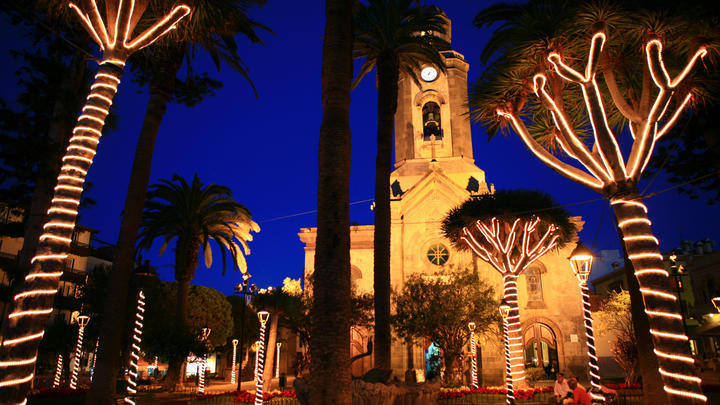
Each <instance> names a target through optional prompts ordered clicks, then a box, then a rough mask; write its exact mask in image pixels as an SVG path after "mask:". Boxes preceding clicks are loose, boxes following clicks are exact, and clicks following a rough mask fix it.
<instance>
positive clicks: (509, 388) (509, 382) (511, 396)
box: [503, 317, 515, 405]
mask: <svg viewBox="0 0 720 405" xmlns="http://www.w3.org/2000/svg"><path fill="white" fill-rule="evenodd" d="M508 334H509V333H508V320H507V317H503V338H504V339H503V340H504V342H505V403H506V404H508V405H512V404H514V403H515V391H514V390H513V378H512V364H511V363H510V339H509V336H508Z"/></svg>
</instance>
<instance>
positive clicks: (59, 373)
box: [53, 354, 63, 388]
mask: <svg viewBox="0 0 720 405" xmlns="http://www.w3.org/2000/svg"><path fill="white" fill-rule="evenodd" d="M62 365H63V361H62V354H58V359H57V367H56V368H55V379H54V380H53V388H57V387H59V386H60V378H61V377H62Z"/></svg>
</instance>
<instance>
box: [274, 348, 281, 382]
mask: <svg viewBox="0 0 720 405" xmlns="http://www.w3.org/2000/svg"><path fill="white" fill-rule="evenodd" d="M280 346H282V343H280V342H278V343H276V344H275V348H276V353H275V354H276V356H275V378H280Z"/></svg>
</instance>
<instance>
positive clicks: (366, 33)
mask: <svg viewBox="0 0 720 405" xmlns="http://www.w3.org/2000/svg"><path fill="white" fill-rule="evenodd" d="M413 3H416V2H415V1H414V0H370V1H369V2H368V5H365V4H362V3H359V4H358V10H357V13H356V17H355V47H354V50H353V56H354V58H356V59H365V61H364V63H363V65H362V67H361V68H360V72H358V74H357V76H356V77H355V79H354V81H353V86H357V85H358V84H359V83H360V81H361V80H362V79H363V77H365V76H366V75H367V74H368V73H370V71H372V69H373V68H375V67H377V87H378V96H377V100H378V101H377V103H378V105H377V108H378V129H377V144H378V146H377V148H378V150H377V157H376V159H375V230H374V248H373V257H374V265H373V272H374V273H373V286H374V290H375V367H376V368H380V369H384V370H389V369H391V364H390V359H391V357H390V343H391V339H390V172H391V170H392V142H393V120H394V119H395V112H396V111H397V98H398V80H399V79H400V72H403V73H405V74H408V75H409V76H410V77H411V78H412V79H413V80H414V81H415V82H416V83H418V84H419V83H420V81H419V80H418V78H417V72H419V71H420V68H421V67H422V66H423V65H424V64H433V65H435V66H438V67H439V68H440V69H441V70H443V71H444V69H445V63H444V62H443V58H442V56H441V55H440V52H439V51H438V49H440V48H449V44H448V43H447V41H445V40H443V39H442V38H440V37H438V36H435V35H422V34H425V33H437V34H441V35H442V34H444V33H445V31H446V27H447V20H446V19H445V18H444V17H443V15H442V14H441V12H440V11H439V10H438V9H436V8H430V7H413Z"/></svg>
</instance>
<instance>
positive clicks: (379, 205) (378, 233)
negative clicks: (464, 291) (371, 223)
mask: <svg viewBox="0 0 720 405" xmlns="http://www.w3.org/2000/svg"><path fill="white" fill-rule="evenodd" d="M377 70H378V99H377V103H378V128H377V157H376V160H375V229H374V249H373V258H374V267H373V271H374V273H373V287H374V290H375V367H376V368H380V369H383V370H390V369H392V353H391V342H392V341H391V337H390V286H391V282H390V219H391V218H390V172H391V171H392V142H393V121H394V118H395V112H396V111H397V96H398V74H399V73H398V62H397V60H396V59H395V58H394V57H393V55H386V56H385V57H382V56H381V57H379V58H378V62H377Z"/></svg>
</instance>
